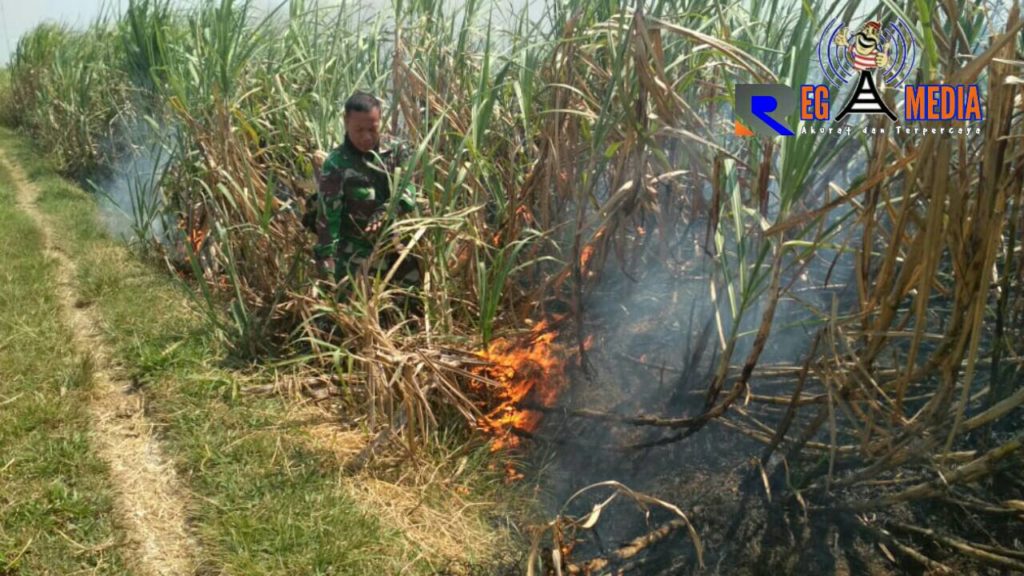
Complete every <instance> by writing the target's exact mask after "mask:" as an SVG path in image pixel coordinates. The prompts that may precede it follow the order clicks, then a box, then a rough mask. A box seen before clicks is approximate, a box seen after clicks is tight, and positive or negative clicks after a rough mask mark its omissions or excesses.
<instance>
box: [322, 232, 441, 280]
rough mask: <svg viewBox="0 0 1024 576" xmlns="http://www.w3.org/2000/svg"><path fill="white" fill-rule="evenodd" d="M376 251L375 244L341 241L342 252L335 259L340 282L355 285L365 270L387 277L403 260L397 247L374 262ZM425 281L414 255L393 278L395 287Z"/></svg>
mask: <svg viewBox="0 0 1024 576" xmlns="http://www.w3.org/2000/svg"><path fill="white" fill-rule="evenodd" d="M372 252H373V249H372V248H371V247H368V246H366V245H365V244H363V243H361V242H359V241H351V240H346V239H342V240H341V241H340V242H339V243H338V251H337V253H336V255H335V260H334V266H335V267H334V277H335V279H336V280H337V281H338V282H339V284H349V286H351V283H352V282H353V281H355V279H356V278H358V277H359V276H360V275H361V274H364V273H365V274H366V275H367V276H368V277H370V278H373V277H379V278H382V279H383V278H384V277H386V276H387V274H388V272H390V271H391V269H392V268H393V267H394V266H395V263H396V262H398V259H399V253H398V251H397V250H395V251H389V252H387V253H385V254H383V255H382V256H379V257H378V258H376V259H374V260H373V261H371V260H370V255H371V254H372ZM422 281H423V278H422V275H421V273H420V266H419V261H418V260H417V259H416V257H415V256H413V255H412V254H409V255H407V256H406V257H405V260H403V261H402V263H401V264H399V265H398V269H397V270H395V273H394V275H393V276H392V277H391V283H392V284H393V285H394V286H397V287H399V288H406V289H412V288H418V287H419V286H420V284H421V283H422Z"/></svg>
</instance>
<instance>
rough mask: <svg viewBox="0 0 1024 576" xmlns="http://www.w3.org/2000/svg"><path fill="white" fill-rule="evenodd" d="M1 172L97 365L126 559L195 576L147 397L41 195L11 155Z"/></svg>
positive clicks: (83, 350) (101, 440)
mask: <svg viewBox="0 0 1024 576" xmlns="http://www.w3.org/2000/svg"><path fill="white" fill-rule="evenodd" d="M0 164H2V165H3V166H4V167H5V168H6V169H7V170H8V172H9V173H10V174H11V176H12V179H13V180H14V184H15V194H16V202H17V206H18V207H19V208H20V209H21V210H24V211H25V213H26V214H28V215H29V216H30V217H31V218H32V220H33V221H34V222H35V224H36V226H37V227H38V228H39V230H40V231H41V233H42V237H43V249H44V253H45V254H46V256H47V257H48V258H52V259H53V260H54V261H55V262H56V267H55V271H56V277H57V278H56V279H57V284H56V286H55V290H56V293H57V297H58V301H59V302H60V313H61V315H62V316H63V317H64V319H65V322H66V323H67V325H68V326H69V327H70V329H71V334H72V340H73V345H74V348H75V351H76V352H77V353H78V354H79V355H80V356H81V357H82V358H83V359H84V361H85V362H88V363H89V364H88V365H87V367H88V368H89V369H90V371H91V373H92V381H93V394H92V399H91V403H90V406H89V413H90V416H91V420H92V429H91V430H90V432H91V434H90V438H91V443H92V446H93V449H94V450H96V452H97V454H98V455H99V456H100V457H101V458H102V459H103V460H104V461H105V462H106V463H107V465H108V466H109V467H110V477H111V481H112V483H113V488H114V492H115V494H116V496H117V501H116V505H115V508H116V510H117V512H118V514H119V516H120V520H121V522H122V524H123V525H124V526H125V528H126V531H127V532H128V538H129V546H130V550H129V551H128V554H126V556H127V557H128V558H129V561H130V562H131V563H132V566H133V568H134V569H135V571H136V572H137V573H139V574H144V575H148V576H170V575H181V574H191V573H192V572H193V570H194V567H193V559H194V558H195V557H196V555H195V551H194V548H195V543H194V542H193V541H192V539H191V538H190V537H189V535H188V532H187V530H186V527H185V524H186V505H185V498H184V491H183V489H182V488H181V486H180V484H179V482H178V479H177V476H176V475H175V472H174V469H173V467H172V466H171V465H170V463H169V461H168V460H167V458H166V457H164V455H163V454H162V452H161V450H160V447H159V445H158V443H157V442H156V440H155V438H154V437H153V434H152V424H151V423H150V422H148V421H147V420H146V416H145V408H144V406H145V401H144V397H143V396H142V394H141V392H135V393H128V392H127V390H130V389H131V386H130V383H129V382H127V381H124V380H121V379H119V378H118V376H117V375H116V374H115V365H114V364H113V361H112V358H113V355H112V354H111V353H110V350H109V349H108V348H107V347H106V345H105V344H104V342H103V340H102V338H101V336H100V334H99V332H98V330H97V326H98V322H97V319H96V318H95V314H94V312H93V311H92V310H91V309H90V308H89V307H88V306H87V305H83V304H82V302H83V301H82V300H81V299H79V298H78V295H77V291H76V288H75V277H76V265H75V262H74V261H73V260H71V259H70V258H69V257H68V256H67V254H66V253H65V252H64V251H62V249H61V248H60V247H59V246H58V245H57V244H56V243H55V242H54V240H53V232H52V227H51V225H50V222H49V220H48V219H47V217H46V216H45V215H44V214H43V213H42V212H41V211H40V210H39V208H38V206H37V200H38V198H39V189H38V188H37V187H36V186H35V185H34V184H32V182H30V181H29V180H28V178H27V177H26V175H25V173H24V171H23V170H22V169H21V167H20V166H19V165H18V164H17V163H16V162H14V161H11V160H10V158H9V156H8V155H7V154H5V152H4V151H3V150H0Z"/></svg>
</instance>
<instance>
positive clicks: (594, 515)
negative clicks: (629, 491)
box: [580, 492, 619, 530]
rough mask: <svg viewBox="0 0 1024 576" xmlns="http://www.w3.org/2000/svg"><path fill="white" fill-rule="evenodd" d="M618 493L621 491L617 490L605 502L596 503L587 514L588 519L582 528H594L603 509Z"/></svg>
mask: <svg viewBox="0 0 1024 576" xmlns="http://www.w3.org/2000/svg"><path fill="white" fill-rule="evenodd" d="M618 495H619V493H618V492H616V493H614V494H612V495H611V496H609V497H608V499H607V500H605V501H604V502H601V503H600V504H594V508H593V509H592V510H591V511H590V514H588V515H587V519H586V520H585V521H584V522H583V524H582V525H581V526H580V528H583V529H584V530H590V529H591V528H593V527H594V526H595V525H596V524H597V521H598V520H599V519H600V518H601V511H602V510H604V507H605V506H607V505H608V504H611V503H612V501H613V500H615V497H616V496H618Z"/></svg>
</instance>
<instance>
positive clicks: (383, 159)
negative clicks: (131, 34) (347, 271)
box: [314, 137, 416, 261]
mask: <svg viewBox="0 0 1024 576" xmlns="http://www.w3.org/2000/svg"><path fill="white" fill-rule="evenodd" d="M407 156H408V154H407V153H406V151H405V148H404V147H403V146H402V145H401V144H399V143H398V142H394V141H384V142H382V143H381V144H380V145H379V146H378V147H377V149H376V150H374V151H371V152H365V153H364V152H360V151H359V150H358V149H357V148H356V147H355V146H353V145H352V143H351V142H350V141H349V139H348V137H346V138H345V142H344V143H343V144H342V145H341V146H338V147H337V148H335V149H334V150H332V151H331V153H330V154H329V155H328V156H327V159H326V160H325V161H324V165H323V169H322V171H321V174H320V182H319V188H320V190H319V194H318V200H317V201H318V202H319V203H320V204H319V206H318V207H317V220H316V235H317V244H316V246H315V247H314V252H315V255H316V257H317V260H319V261H323V260H326V259H327V258H337V257H338V256H339V252H341V251H346V252H350V253H351V252H356V253H361V255H363V256H366V255H369V253H370V251H371V250H372V248H373V238H371V237H369V236H368V235H367V234H365V233H364V232H363V230H364V229H365V228H366V226H367V224H369V222H370V220H371V219H373V218H380V217H384V218H392V217H394V216H395V215H396V214H400V213H405V212H409V211H412V210H413V209H414V208H415V207H416V195H415V189H414V188H413V187H412V185H411V184H409V185H408V186H406V187H405V188H404V189H403V190H402V191H401V193H400V194H397V196H396V197H395V198H394V199H393V201H392V198H391V190H392V184H393V185H394V186H398V185H399V183H398V182H397V180H396V181H395V182H392V180H395V169H396V168H398V167H400V166H402V164H403V162H404V161H405V160H406V158H407Z"/></svg>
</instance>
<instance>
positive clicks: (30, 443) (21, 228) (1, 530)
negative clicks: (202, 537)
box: [0, 169, 128, 576]
mask: <svg viewBox="0 0 1024 576" xmlns="http://www.w3.org/2000/svg"><path fill="white" fill-rule="evenodd" d="M14 190H15V189H14V183H13V181H12V180H11V177H10V174H8V173H6V172H5V171H3V170H2V169H0V262H3V266H2V268H0V277H2V280H0V487H2V488H0V574H2V575H5V576H6V575H14V574H19V575H20V574H26V575H27V574H61V575H64V574H81V573H88V574H127V573H128V569H127V567H126V564H125V561H124V558H122V557H121V555H120V554H119V550H120V546H121V544H122V543H123V542H124V534H123V532H121V531H120V529H119V527H118V526H117V524H116V523H115V521H114V514H113V509H112V508H113V507H112V504H113V496H112V492H111V488H110V485H109V481H108V477H107V471H106V466H105V465H104V463H103V462H102V461H101V460H100V459H99V458H98V457H97V456H96V455H95V454H94V453H92V452H91V451H90V449H89V436H88V431H89V420H88V418H89V416H88V412H87V410H86V406H87V405H88V397H89V394H90V387H91V377H92V371H93V370H92V366H91V362H90V359H89V358H88V357H83V356H80V355H77V354H75V353H74V351H73V349H72V345H71V335H70V332H69V329H68V328H67V326H66V325H65V324H63V323H62V318H61V315H60V313H59V309H60V306H59V303H58V301H57V297H56V294H55V291H54V270H53V263H52V262H51V261H50V260H48V259H47V257H46V255H45V253H44V251H43V240H42V236H41V234H40V231H39V230H38V229H37V228H36V227H35V225H34V224H33V223H32V221H31V219H30V218H29V217H28V215H26V214H25V213H24V212H23V211H21V210H20V209H19V208H18V206H17V205H16V204H15V192H14Z"/></svg>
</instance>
